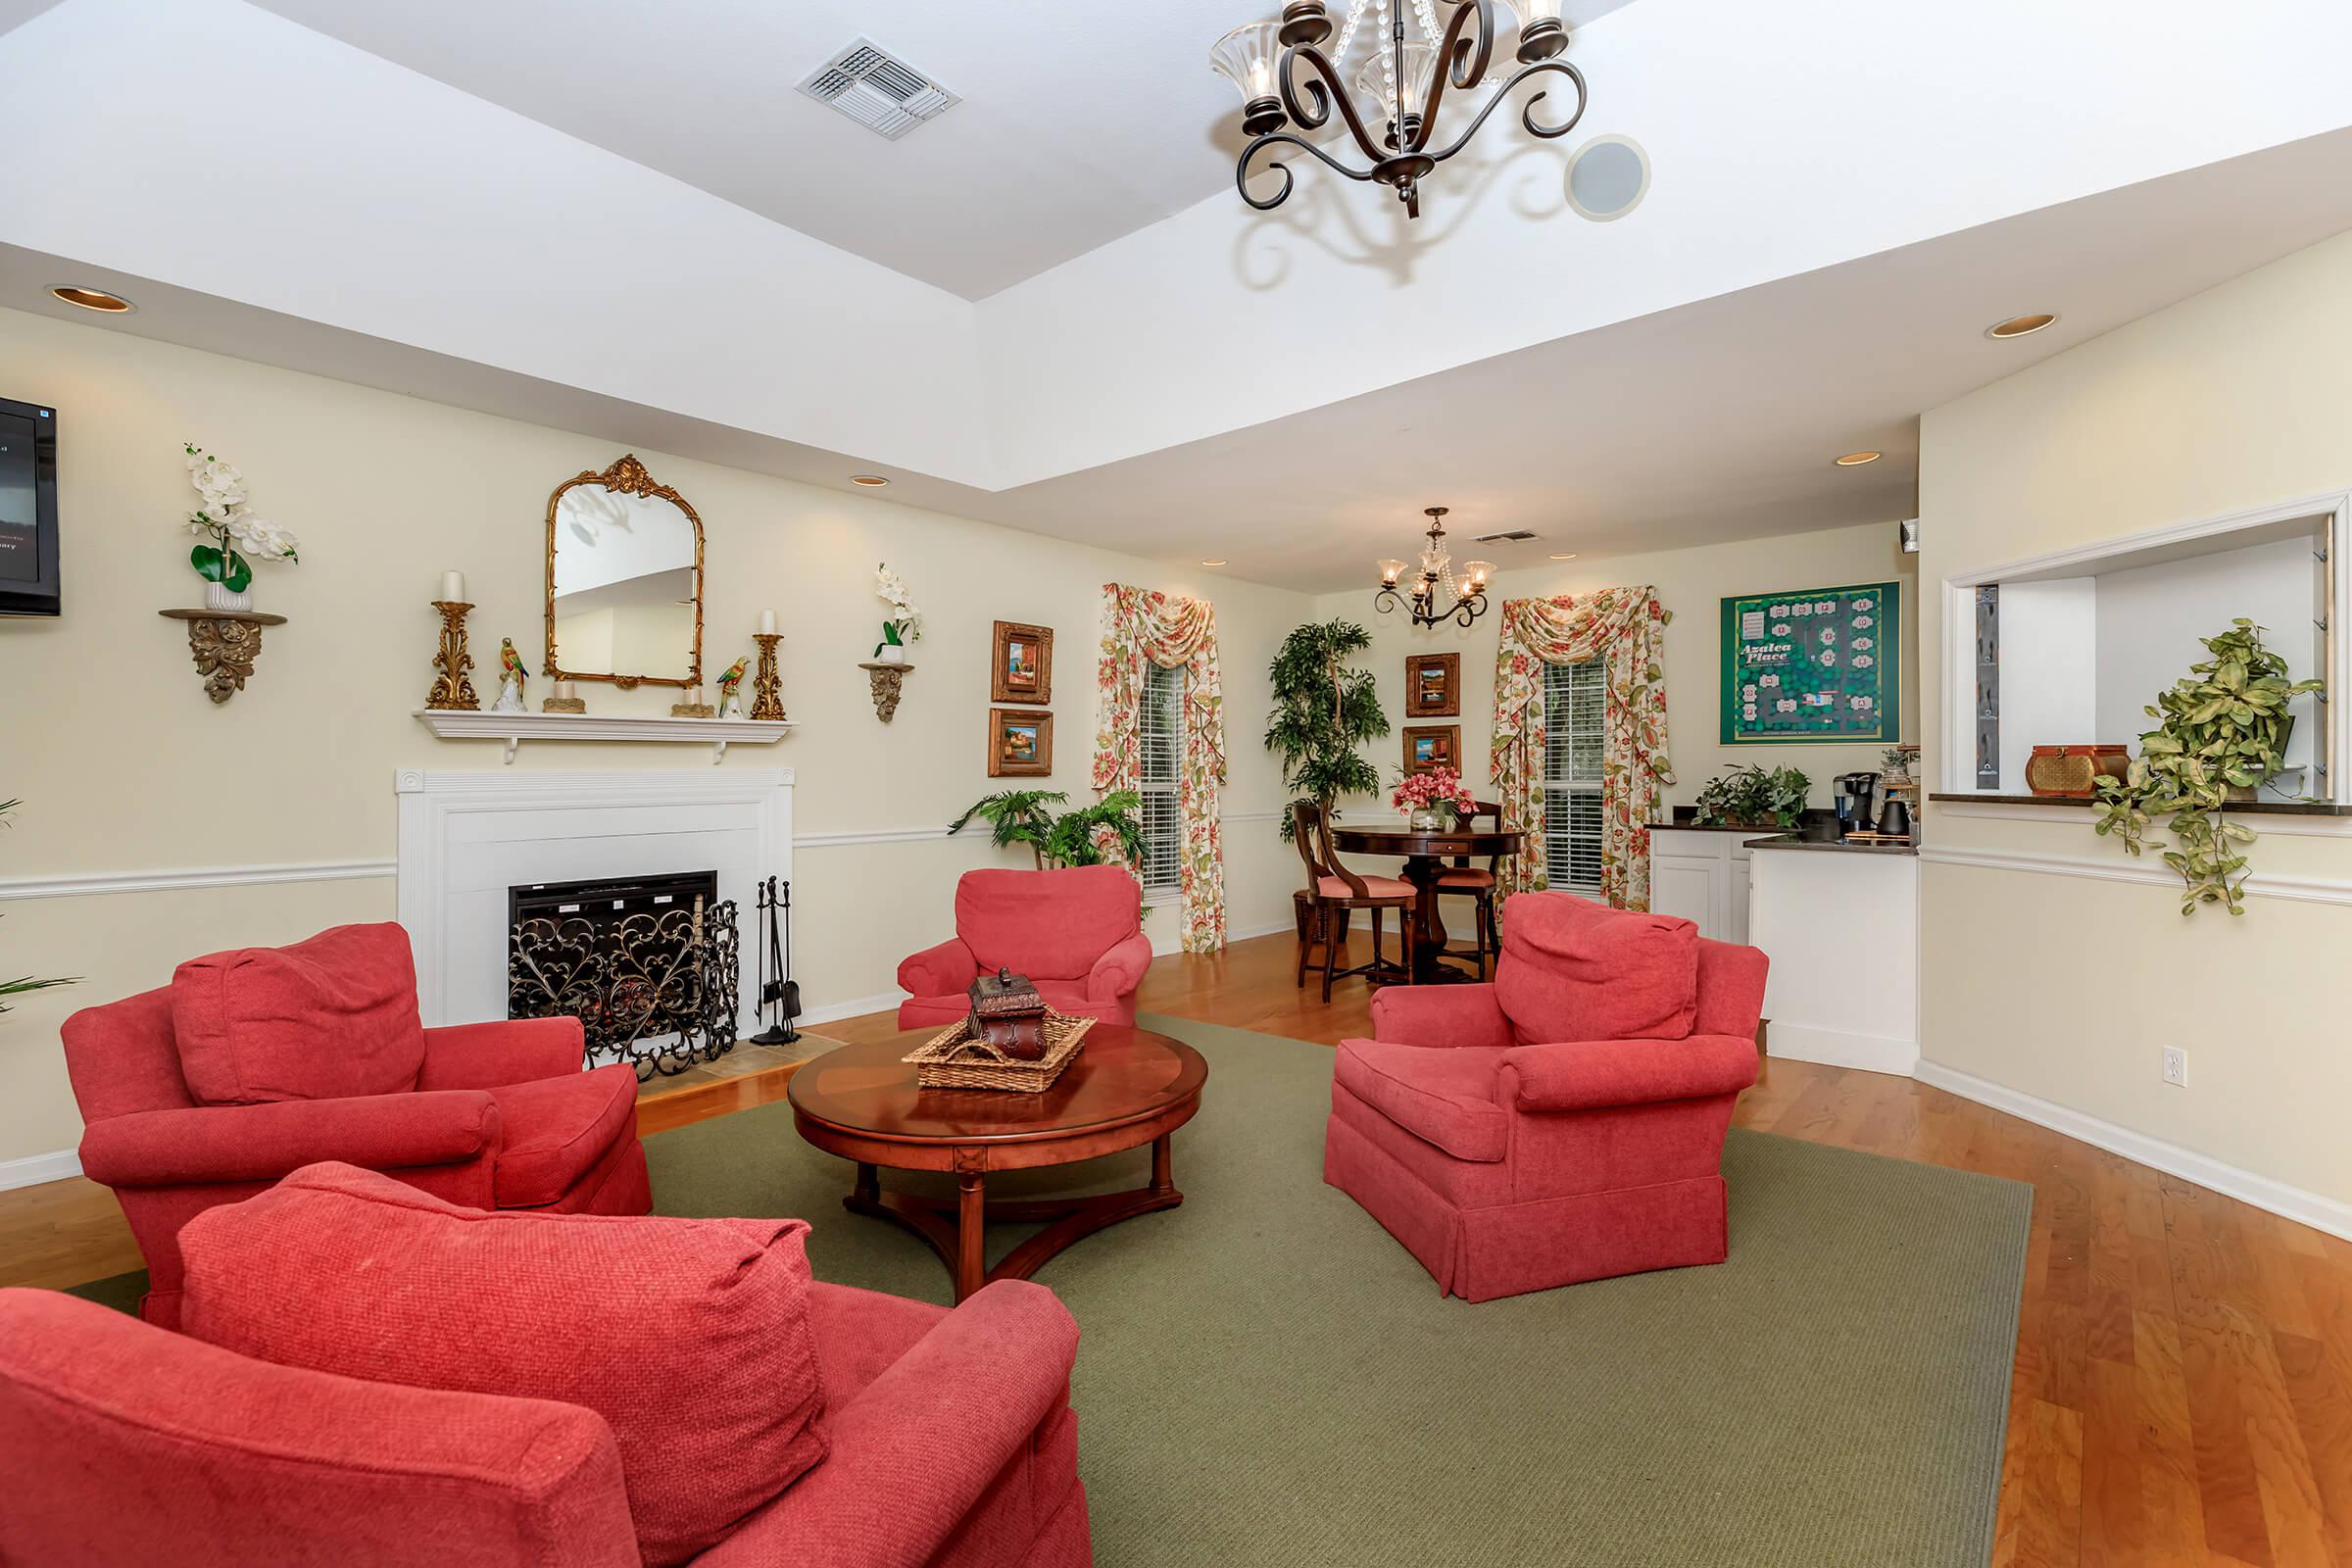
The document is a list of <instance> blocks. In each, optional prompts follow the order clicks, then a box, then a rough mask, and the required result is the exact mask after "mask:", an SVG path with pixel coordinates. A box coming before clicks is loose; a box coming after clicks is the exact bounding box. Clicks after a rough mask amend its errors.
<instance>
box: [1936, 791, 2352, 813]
mask: <svg viewBox="0 0 2352 1568" xmlns="http://www.w3.org/2000/svg"><path fill="white" fill-rule="evenodd" d="M1928 799H1929V800H1931V801H1948V802H1951V803H1952V804H1954V805H1957V806H2055V807H2058V808H2061V809H2069V808H2071V809H2075V810H2078V811H2087V810H2091V809H2095V808H2096V807H2097V806H2098V804H2099V803H2098V801H2097V800H2096V799H2095V798H2092V797H2089V796H2082V795H1995V794H1993V793H1992V792H1991V791H1989V790H1988V791H1985V792H1984V793H1982V794H1980V793H1978V792H1976V791H1974V790H1935V791H1931V792H1930V793H1929V795H1928ZM2222 809H2223V810H2224V811H2226V812H2229V814H2231V815H2236V814H2237V813H2238V812H2241V811H2244V812H2252V813H2255V814H2258V815H2268V816H2352V806H2339V805H2337V804H2336V803H2335V802H2333V801H2231V802H2230V803H2229V805H2227V806H2225V807H2223V808H2222Z"/></svg>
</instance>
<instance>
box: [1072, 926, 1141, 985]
mask: <svg viewBox="0 0 2352 1568" xmlns="http://www.w3.org/2000/svg"><path fill="white" fill-rule="evenodd" d="M1151 967H1152V939H1151V938H1150V937H1148V936H1146V935H1144V934H1143V933H1142V932H1141V931H1138V932H1136V933H1135V934H1134V935H1133V936H1129V937H1122V938H1121V939H1120V940H1119V944H1118V946H1117V947H1114V948H1112V949H1111V950H1110V951H1109V952H1108V953H1105V954H1104V955H1103V956H1101V957H1100V958H1097V959H1096V960H1095V966H1094V967H1093V968H1092V969H1090V970H1088V971H1087V975H1086V1000H1087V1001H1089V1002H1116V1001H1118V1000H1119V999H1120V998H1121V997H1127V996H1133V995H1134V994H1135V989H1136V987H1138V986H1140V985H1142V984H1143V983H1144V971H1145V970H1147V969H1149V968H1151Z"/></svg>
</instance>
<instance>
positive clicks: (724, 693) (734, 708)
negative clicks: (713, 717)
mask: <svg viewBox="0 0 2352 1568" xmlns="http://www.w3.org/2000/svg"><path fill="white" fill-rule="evenodd" d="M750 662H752V661H751V656H750V655H748V654H747V655H745V656H744V657H743V658H741V659H738V660H737V661H735V662H733V663H732V664H729V665H728V666H727V668H726V672H725V673H724V674H722V675H720V676H719V677H718V714H719V716H720V717H721V718H739V717H741V716H742V714H743V708H742V705H741V704H740V703H738V702H737V701H736V698H735V692H736V689H737V688H738V687H740V686H741V685H742V684H743V670H744V666H745V665H746V664H749V663H750Z"/></svg>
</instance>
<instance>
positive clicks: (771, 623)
mask: <svg viewBox="0 0 2352 1568" xmlns="http://www.w3.org/2000/svg"><path fill="white" fill-rule="evenodd" d="M775 634H776V613H775V612H774V611H772V610H762V611H761V612H760V635H761V636H762V637H773V636H774V635H775Z"/></svg>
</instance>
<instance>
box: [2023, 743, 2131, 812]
mask: <svg viewBox="0 0 2352 1568" xmlns="http://www.w3.org/2000/svg"><path fill="white" fill-rule="evenodd" d="M2130 769H2131V748H2130V747H2127V746H2036V747H2034V754H2033V755H2032V756H2031V757H2029V758H2027V759H2026V788H2028V789H2030V790H2032V791H2033V792H2034V794H2036V795H2050V796H2056V797H2059V798H2061V799H2066V800H2088V799H2090V798H2091V797H2092V796H2093V795H2096V794H2097V793H2098V787H2099V779H2100V777H2101V776H2102V775H2104V776H2106V777H2110V778H2122V777H2123V776H2124V774H2125V773H2126V772H2128V771H2130Z"/></svg>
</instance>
